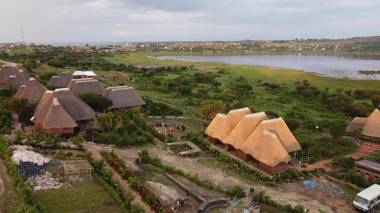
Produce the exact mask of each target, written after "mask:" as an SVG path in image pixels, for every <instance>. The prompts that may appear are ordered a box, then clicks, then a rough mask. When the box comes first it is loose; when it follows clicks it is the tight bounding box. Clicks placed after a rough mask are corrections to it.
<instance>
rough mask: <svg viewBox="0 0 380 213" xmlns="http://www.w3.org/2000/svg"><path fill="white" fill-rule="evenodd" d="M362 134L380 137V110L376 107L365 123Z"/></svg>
mask: <svg viewBox="0 0 380 213" xmlns="http://www.w3.org/2000/svg"><path fill="white" fill-rule="evenodd" d="M362 134H363V135H364V136H369V137H374V138H380V112H379V110H378V109H375V110H374V111H373V112H372V114H371V115H370V116H369V117H368V119H367V121H366V122H365V124H364V127H363V131H362Z"/></svg>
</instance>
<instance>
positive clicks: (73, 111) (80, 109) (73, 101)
mask: <svg viewBox="0 0 380 213" xmlns="http://www.w3.org/2000/svg"><path fill="white" fill-rule="evenodd" d="M54 97H56V98H58V100H59V102H60V103H61V105H62V106H63V107H64V108H65V110H66V111H67V112H68V113H69V114H70V115H71V117H72V118H73V119H74V120H76V121H81V120H91V119H93V118H94V117H95V111H94V110H93V109H91V107H90V106H88V105H87V104H86V103H84V102H83V101H82V100H81V99H80V98H78V97H76V96H75V95H74V94H73V93H71V92H70V90H69V89H67V88H64V89H56V90H55V91H54Z"/></svg>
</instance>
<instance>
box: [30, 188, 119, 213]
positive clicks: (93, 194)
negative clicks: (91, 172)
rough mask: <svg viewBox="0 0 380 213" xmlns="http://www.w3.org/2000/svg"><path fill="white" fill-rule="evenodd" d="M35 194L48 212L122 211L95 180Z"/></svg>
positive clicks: (101, 212) (100, 212)
mask: <svg viewBox="0 0 380 213" xmlns="http://www.w3.org/2000/svg"><path fill="white" fill-rule="evenodd" d="M34 195H35V198H36V200H37V201H38V202H39V204H40V205H41V206H42V208H44V209H46V210H47V211H48V212H54V213H59V212H62V213H63V212H64V213H66V212H76V213H77V212H91V213H92V212H98V213H103V212H109V213H111V212H112V213H113V212H121V210H120V208H119V207H118V205H117V203H116V202H115V201H114V200H113V199H112V196H111V195H110V194H109V192H107V191H106V190H105V189H104V188H103V187H101V186H100V185H98V184H96V183H95V182H89V183H82V184H78V185H74V186H72V187H68V188H62V189H56V190H48V191H40V192H36V193H35V194H34Z"/></svg>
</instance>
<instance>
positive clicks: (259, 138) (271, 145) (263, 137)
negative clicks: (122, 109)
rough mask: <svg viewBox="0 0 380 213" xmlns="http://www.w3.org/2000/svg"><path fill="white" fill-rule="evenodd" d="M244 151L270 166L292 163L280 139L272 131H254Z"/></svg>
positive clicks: (243, 148) (245, 144) (244, 145)
mask: <svg viewBox="0 0 380 213" xmlns="http://www.w3.org/2000/svg"><path fill="white" fill-rule="evenodd" d="M241 148H242V149H241V150H242V151H243V152H244V153H246V154H249V155H251V156H252V157H253V158H254V159H256V160H257V161H259V162H262V163H264V164H266V165H268V166H272V167H274V166H276V165H278V164H280V163H287V162H289V161H290V159H291V158H290V156H289V153H288V151H287V149H286V147H285V146H284V143H283V142H281V139H280V137H278V135H277V134H276V133H275V132H273V131H271V130H267V129H266V130H263V131H254V133H252V134H251V135H250V136H249V138H248V139H247V141H246V142H245V143H244V144H243V145H242V147H241Z"/></svg>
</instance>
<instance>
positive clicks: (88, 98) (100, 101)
mask: <svg viewBox="0 0 380 213" xmlns="http://www.w3.org/2000/svg"><path fill="white" fill-rule="evenodd" d="M80 98H81V99H82V100H83V101H84V102H85V103H86V104H88V105H89V106H90V107H91V108H92V109H94V110H95V111H97V112H104V111H105V110H107V109H108V108H109V107H111V106H112V105H113V103H112V101H111V100H110V99H108V98H106V97H104V96H102V95H99V94H95V93H85V94H82V95H80Z"/></svg>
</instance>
